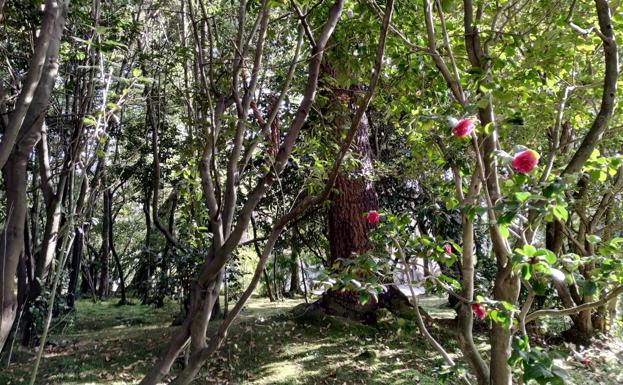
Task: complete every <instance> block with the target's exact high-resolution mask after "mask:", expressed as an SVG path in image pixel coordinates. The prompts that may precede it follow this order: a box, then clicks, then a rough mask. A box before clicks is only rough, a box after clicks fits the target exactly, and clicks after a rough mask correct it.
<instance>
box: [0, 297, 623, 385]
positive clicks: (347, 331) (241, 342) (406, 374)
mask: <svg viewBox="0 0 623 385" xmlns="http://www.w3.org/2000/svg"><path fill="white" fill-rule="evenodd" d="M441 302H443V301H439V300H436V299H434V298H431V299H428V300H427V301H424V306H425V308H426V309H427V311H429V313H431V314H433V315H435V316H440V317H444V316H448V315H449V314H451V312H450V313H449V312H448V310H447V309H445V308H443V307H442V306H440V303H441ZM299 303H301V300H300V299H296V300H292V299H288V300H285V301H280V302H276V303H270V302H269V301H267V300H265V299H263V298H253V299H252V300H251V301H250V303H249V304H248V306H247V307H246V308H245V310H244V311H243V313H242V314H241V317H240V318H239V320H238V321H237V322H236V323H235V325H234V326H233V327H232V329H231V330H230V333H229V338H228V340H227V342H226V343H225V344H224V345H223V347H222V348H221V350H220V351H219V352H218V354H217V356H216V357H214V358H213V360H212V361H211V362H210V364H209V365H208V366H207V367H206V368H205V369H204V370H203V371H202V373H201V376H200V378H198V379H197V380H196V381H195V383H196V384H245V385H247V384H248V385H268V384H274V385H290V384H298V385H315V384H319V385H320V384H325V385H356V384H370V385H376V384H379V385H380V384H384V385H385V384H395V385H402V384H405V385H406V384H409V385H411V384H424V385H426V384H431V385H432V384H437V383H438V380H439V378H438V374H439V371H440V370H441V369H440V368H441V362H440V361H439V359H438V357H439V355H438V354H436V352H435V351H434V350H433V349H432V348H431V347H430V345H428V344H427V343H426V342H425V341H424V340H423V339H421V338H420V337H419V336H418V335H415V334H413V333H412V326H410V325H409V324H403V323H401V325H402V326H401V327H397V326H396V324H397V323H396V322H391V323H389V324H388V325H391V326H392V327H391V328H386V327H385V326H384V324H381V325H380V326H378V327H368V326H361V325H357V324H351V323H335V322H327V323H323V322H318V323H313V324H310V323H301V322H295V321H294V320H293V318H292V316H291V313H290V310H291V309H292V308H293V307H294V306H296V305H297V304H299ZM115 304H116V301H112V300H111V301H104V302H99V303H97V304H93V303H91V302H89V301H87V300H82V301H79V302H78V305H77V311H76V313H75V314H74V315H72V316H70V317H67V320H69V322H66V323H64V324H60V325H59V326H58V327H57V328H55V329H54V330H53V332H52V334H51V336H50V338H49V341H50V342H51V343H53V344H54V345H53V346H51V347H49V348H48V349H47V350H46V354H45V356H44V359H43V361H42V364H41V367H40V371H39V376H38V380H37V384H68V385H69V384H76V385H77V384H84V385H86V384H112V385H128V384H136V383H137V382H138V381H139V380H140V379H141V378H142V376H143V375H144V374H145V371H146V370H147V368H148V367H149V365H150V364H151V363H152V362H153V361H154V360H155V359H156V357H157V354H158V352H159V351H160V349H162V347H163V344H164V343H165V342H166V341H167V340H168V338H169V337H170V335H171V333H172V332H173V331H174V330H175V329H174V328H173V327H171V326H170V324H171V321H172V320H173V319H174V318H175V317H176V315H177V313H178V311H179V307H178V305H177V304H174V303H168V304H166V306H165V307H164V308H161V309H154V308H153V307H151V306H142V305H132V306H122V307H118V306H115ZM216 324H217V323H213V324H212V326H211V329H212V330H214V327H215V326H216ZM436 334H437V336H438V338H439V339H440V340H441V341H442V342H443V343H444V345H445V346H448V347H449V348H450V350H455V349H456V345H455V344H454V343H453V342H452V339H451V338H449V337H448V336H444V335H443V334H439V331H437V333H436ZM482 347H483V350H484V351H485V354H486V346H485V345H483V346H482ZM610 347H612V349H614V350H613V351H611V354H609V355H608V356H607V358H604V356H599V355H595V353H594V352H593V353H592V354H593V356H592V357H593V359H592V363H593V365H592V367H584V365H582V364H578V363H577V362H575V361H574V360H573V359H572V358H570V359H569V360H567V362H566V363H565V364H566V366H567V367H568V368H569V369H571V371H572V378H573V383H578V384H580V383H581V384H583V385H586V384H608V385H609V384H612V385H614V384H621V383H623V372H622V371H621V370H620V368H623V365H622V364H623V362H622V361H621V360H622V359H623V352H621V351H619V352H618V353H617V351H616V349H617V348H616V346H615V345H609V348H610ZM603 350H604V349H601V351H603ZM33 360H34V351H33V350H27V349H23V348H17V349H16V351H15V352H14V357H13V362H16V363H13V364H11V366H10V367H9V368H6V367H3V368H2V370H1V371H0V384H3V385H4V384H7V385H8V384H24V383H27V382H28V380H29V378H30V374H31V371H32V364H33ZM617 360H618V361H617ZM3 365H4V363H3ZM181 365H182V359H180V360H179V362H178V363H176V365H175V367H174V371H177V370H179V369H180V368H181ZM583 379H586V380H583ZM570 383H571V382H570Z"/></svg>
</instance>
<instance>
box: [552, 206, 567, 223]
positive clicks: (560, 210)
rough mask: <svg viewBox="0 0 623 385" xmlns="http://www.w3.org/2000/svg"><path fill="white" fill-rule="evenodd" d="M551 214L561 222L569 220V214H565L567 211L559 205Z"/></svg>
mask: <svg viewBox="0 0 623 385" xmlns="http://www.w3.org/2000/svg"><path fill="white" fill-rule="evenodd" d="M553 213H554V216H555V217H556V218H558V219H559V220H561V221H566V220H567V219H569V213H568V212H567V209H566V208H564V207H563V206H561V205H556V206H554V208H553Z"/></svg>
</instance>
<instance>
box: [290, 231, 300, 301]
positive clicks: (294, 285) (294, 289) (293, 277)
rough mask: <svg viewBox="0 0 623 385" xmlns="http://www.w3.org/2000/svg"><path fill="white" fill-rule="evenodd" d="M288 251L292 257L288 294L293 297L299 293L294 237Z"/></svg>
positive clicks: (297, 253) (297, 261) (296, 246)
mask: <svg viewBox="0 0 623 385" xmlns="http://www.w3.org/2000/svg"><path fill="white" fill-rule="evenodd" d="M293 238H294V237H293ZM290 252H291V254H292V256H291V257H292V259H291V260H290V290H289V292H288V294H289V295H290V296H291V297H294V296H296V295H297V294H300V293H301V282H300V279H299V248H298V245H297V244H296V241H295V240H294V239H292V246H291V248H290Z"/></svg>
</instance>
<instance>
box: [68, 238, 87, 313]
mask: <svg viewBox="0 0 623 385" xmlns="http://www.w3.org/2000/svg"><path fill="white" fill-rule="evenodd" d="M74 231H75V233H76V236H75V237H74V243H73V245H72V251H71V262H70V267H69V287H68V288H67V306H69V308H70V309H74V307H75V300H76V290H77V288H78V277H79V276H80V267H81V266H80V265H81V264H82V253H83V249H84V229H83V228H82V227H81V226H77V227H76V229H75V230H74Z"/></svg>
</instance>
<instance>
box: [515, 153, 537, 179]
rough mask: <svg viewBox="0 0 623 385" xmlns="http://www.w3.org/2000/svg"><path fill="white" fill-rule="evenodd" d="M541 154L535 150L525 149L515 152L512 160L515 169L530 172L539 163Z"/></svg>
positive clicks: (523, 172)
mask: <svg viewBox="0 0 623 385" xmlns="http://www.w3.org/2000/svg"><path fill="white" fill-rule="evenodd" d="M539 158H540V155H539V153H538V152H536V151H534V150H524V151H520V152H518V153H516V154H515V156H514V157H513V161H512V163H511V164H512V166H513V168H514V169H515V171H517V172H519V173H522V174H528V173H529V172H530V171H532V170H533V169H534V168H535V167H536V165H537V164H538V163H539Z"/></svg>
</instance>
